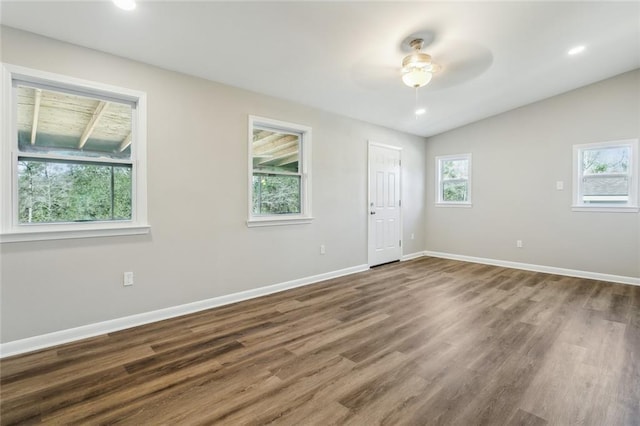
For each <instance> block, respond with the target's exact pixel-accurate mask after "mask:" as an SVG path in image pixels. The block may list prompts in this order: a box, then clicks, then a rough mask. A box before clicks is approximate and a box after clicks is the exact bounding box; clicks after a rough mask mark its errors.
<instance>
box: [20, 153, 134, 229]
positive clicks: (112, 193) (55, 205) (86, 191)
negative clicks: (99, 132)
mask: <svg viewBox="0 0 640 426" xmlns="http://www.w3.org/2000/svg"><path fill="white" fill-rule="evenodd" d="M118 219H120V220H130V219H131V166H130V165H102V164H100V165H98V164H88V163H72V162H53V161H37V160H30V159H24V158H21V159H19V161H18V220H19V223H21V224H24V223H55V222H85V221H104V220H118Z"/></svg>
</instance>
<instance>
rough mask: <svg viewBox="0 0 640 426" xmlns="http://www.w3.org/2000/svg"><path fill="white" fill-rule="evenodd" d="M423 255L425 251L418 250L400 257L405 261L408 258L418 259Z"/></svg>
mask: <svg viewBox="0 0 640 426" xmlns="http://www.w3.org/2000/svg"><path fill="white" fill-rule="evenodd" d="M422 256H424V252H423V251H417V252H415V253H409V254H403V255H402V258H401V259H400V261H401V262H404V261H406V260H411V259H417V258H419V257H422Z"/></svg>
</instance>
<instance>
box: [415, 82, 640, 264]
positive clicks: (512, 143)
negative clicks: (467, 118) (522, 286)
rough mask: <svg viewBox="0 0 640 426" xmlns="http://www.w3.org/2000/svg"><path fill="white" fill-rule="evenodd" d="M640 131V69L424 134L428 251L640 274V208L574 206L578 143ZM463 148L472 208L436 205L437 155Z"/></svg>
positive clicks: (629, 134) (624, 137)
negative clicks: (559, 185)
mask: <svg viewBox="0 0 640 426" xmlns="http://www.w3.org/2000/svg"><path fill="white" fill-rule="evenodd" d="M639 136H640V71H638V70H636V71H632V72H629V73H626V74H622V75H620V76H617V77H614V78H611V79H608V80H605V81H602V82H599V83H596V84H593V85H590V86H586V87H583V88H580V89H577V90H574V91H571V92H568V93H565V94H562V95H559V96H555V97H553V98H549V99H546V100H544V101H541V102H537V103H535V104H531V105H528V106H525V107H522V108H518V109H516V110H513V111H509V112H507V113H504V114H500V115H498V116H495V117H491V118H488V119H485V120H482V121H479V122H476V123H473V124H470V125H467V126H465V127H461V128H458V129H455V130H452V131H449V132H446V133H443V134H440V135H437V136H434V137H430V138H428V139H427V150H426V151H427V152H426V153H427V155H426V169H427V182H426V185H427V186H426V190H427V211H426V228H427V229H426V248H427V250H430V251H437V252H446V253H452V254H459V255H467V256H475V257H482V258H489V259H499V260H507V261H514V262H524V263H531V264H537V265H545V266H554V267H559V268H568V269H577V270H581V271H590V272H599V273H604V274H614V275H621V276H627V277H640V214H638V213H595V212H572V211H571V201H572V193H571V186H572V183H571V181H572V145H574V144H583V143H590V142H600V141H609V140H618V139H628V138H638V137H639ZM467 152H471V153H472V154H473V207H472V208H470V209H463V208H442V207H435V205H434V202H435V198H434V193H435V184H434V180H435V175H434V172H433V170H434V164H435V156H437V155H444V154H458V153H467ZM559 180H561V181H564V187H565V189H564V190H563V191H557V190H556V181H559ZM517 239H520V240H523V243H524V247H523V248H520V249H518V248H516V244H515V242H516V240H517Z"/></svg>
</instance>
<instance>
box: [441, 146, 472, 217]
mask: <svg viewBox="0 0 640 426" xmlns="http://www.w3.org/2000/svg"><path fill="white" fill-rule="evenodd" d="M455 160H466V161H467V163H468V164H469V169H468V170H469V172H468V174H469V176H468V178H467V201H445V200H444V197H443V195H444V194H443V193H442V163H443V162H445V161H455ZM471 166H472V165H471V154H470V153H468V154H453V155H440V156H437V157H436V192H435V198H436V207H467V208H469V207H471V206H472V205H473V204H472V203H471V181H472V168H471Z"/></svg>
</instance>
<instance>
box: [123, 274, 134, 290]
mask: <svg viewBox="0 0 640 426" xmlns="http://www.w3.org/2000/svg"><path fill="white" fill-rule="evenodd" d="M122 285H124V286H125V287H127V286H130V285H133V272H125V273H124V275H123V277H122Z"/></svg>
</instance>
